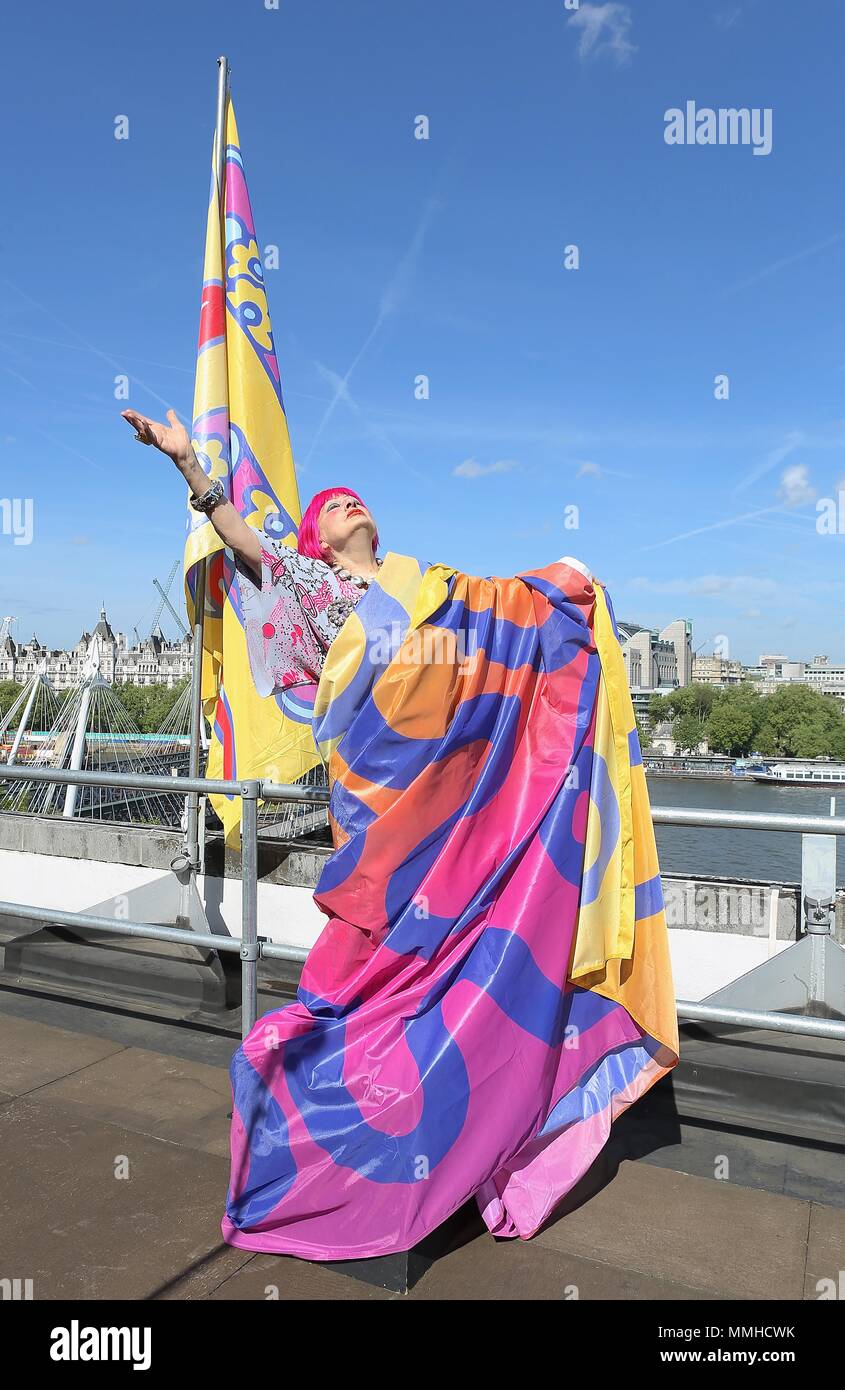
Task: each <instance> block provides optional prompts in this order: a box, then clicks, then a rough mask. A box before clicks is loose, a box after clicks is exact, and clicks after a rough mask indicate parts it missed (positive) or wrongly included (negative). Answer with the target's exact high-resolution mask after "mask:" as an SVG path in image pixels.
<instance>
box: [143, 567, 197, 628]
mask: <svg viewBox="0 0 845 1390" xmlns="http://www.w3.org/2000/svg"><path fill="white" fill-rule="evenodd" d="M178 568H179V561H178V560H174V561H173V568H172V569H171V571H170V574H169V575H168V576H167V584H166V586H165V587H164V588H162V587H161V585H160V584H159V582H158V580H157V579H154V580H153V583H154V584H155V586H156V588H157V589H158V591H159V593H160V594H161V603H160V604H159V606H158V609H157V611H156V615H155V617H154V618H153V623H152V627H151V628H150V636H151V637H152V635H153V633H154V632H155V629H156V624H157V623H158V622H159V620H160V618H161V614H162V611H163V609H164V605H165V604H167V607H168V608H169V609H170V612H171V613H172V614H173V617H174V619H175V621H176V626H177V627H178V628H179V629H180V630H181V633H182V636H183V637H190V635H191V634H190V633H189V631H188V629H187V628H186V626H185V624H184V622H183V621H182V619H181V618H180V617H179V614H178V613H177V612H176V609H175V608H174V607H173V604H172V603H171V602H170V599H169V598H168V597H167V594H168V590H169V589H170V586H171V584H172V583H173V579H174V576H175V574H176V571H177V570H178Z"/></svg>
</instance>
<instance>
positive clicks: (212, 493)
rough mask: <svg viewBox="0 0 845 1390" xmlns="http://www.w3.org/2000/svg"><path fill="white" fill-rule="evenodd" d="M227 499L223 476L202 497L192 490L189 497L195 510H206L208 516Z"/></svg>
mask: <svg viewBox="0 0 845 1390" xmlns="http://www.w3.org/2000/svg"><path fill="white" fill-rule="evenodd" d="M226 500H227V498H226V489H225V487H224V486H223V479H222V478H218V479H217V481H216V482H214V483H212V484H211V487H210V488H208V489H207V491H206V492H204V493H203V494H202V495H201V496H200V497H197V496H196V494H195V493H193V492H192V493H191V496H190V498H189V501H190V503H191V506H192V507H193V509H194V511H195V512H205V514H206V516H207V515H208V513H209V512H210V511H213V510H214V508H215V507H216V506H217V504H218V503H219V502H225V501H226Z"/></svg>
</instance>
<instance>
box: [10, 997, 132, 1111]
mask: <svg viewBox="0 0 845 1390" xmlns="http://www.w3.org/2000/svg"><path fill="white" fill-rule="evenodd" d="M2 1037H3V1045H2V1048H0V1087H2V1089H3V1090H4V1091H7V1092H8V1093H9V1094H11V1095H16V1096H21V1095H25V1094H26V1093H27V1092H28V1091H35V1090H37V1089H38V1087H39V1086H44V1085H46V1084H47V1083H49V1082H50V1081H55V1080H56V1079H57V1078H58V1077H60V1076H68V1075H70V1074H71V1073H72V1072H78V1071H81V1070H83V1069H84V1068H85V1067H90V1066H91V1065H92V1064H93V1063H94V1062H99V1061H102V1059H103V1058H104V1057H111V1056H113V1055H114V1054H116V1053H118V1052H122V1051H124V1044H123V1043H121V1042H116V1041H114V1040H110V1039H107V1038H97V1037H92V1036H90V1035H89V1034H86V1033H75V1032H70V1031H68V1030H67V1029H65V1028H52V1027H50V1026H49V1025H47V1024H44V1023H39V1022H36V1021H34V1020H32V1019H27V1018H15V1017H10V1016H9V1015H8V1014H4V1015H3V1018H2Z"/></svg>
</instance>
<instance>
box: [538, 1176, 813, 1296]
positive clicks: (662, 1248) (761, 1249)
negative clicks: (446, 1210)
mask: <svg viewBox="0 0 845 1390" xmlns="http://www.w3.org/2000/svg"><path fill="white" fill-rule="evenodd" d="M591 1192H592V1195H590V1193H591ZM587 1197H589V1200H586V1198H587ZM809 1219H810V1203H809V1202H801V1201H798V1200H797V1199H795V1198H792V1197H783V1196H780V1197H776V1196H774V1195H773V1194H772V1193H769V1192H756V1191H751V1190H749V1189H748V1188H740V1187H736V1186H734V1185H733V1184H731V1183H729V1182H720V1181H716V1180H715V1179H708V1178H701V1177H691V1176H690V1175H689V1174H687V1173H673V1172H669V1171H667V1170H666V1169H665V1168H658V1167H655V1166H653V1165H652V1164H649V1163H632V1162H630V1161H628V1160H626V1161H625V1162H623V1163H621V1164H620V1165H619V1168H618V1171H617V1172H616V1175H615V1176H614V1177H613V1178H612V1179H611V1180H610V1182H608V1183H607V1185H606V1186H604V1187H601V1188H600V1189H599V1190H598V1191H595V1192H593V1191H592V1187H591V1184H590V1175H589V1174H587V1175H586V1177H585V1179H584V1180H582V1182H581V1183H580V1184H578V1186H577V1187H576V1188H575V1189H573V1191H572V1192H571V1193H570V1194H569V1196H568V1198H566V1200H565V1202H564V1203H563V1206H562V1214H561V1216H560V1217H558V1219H556V1220H553V1221H552V1224H551V1225H549V1226H547V1227H546V1229H545V1230H543V1231H541V1232H540V1233H539V1234H538V1235H537V1236H536V1237H535V1240H537V1241H539V1242H540V1243H541V1244H542V1245H546V1246H548V1247H549V1248H551V1249H554V1250H558V1251H564V1250H567V1251H570V1252H572V1253H573V1254H578V1255H583V1256H586V1257H587V1258H591V1259H597V1260H600V1261H601V1262H603V1263H607V1264H611V1265H616V1266H620V1267H621V1268H625V1269H632V1270H639V1271H640V1272H641V1273H644V1274H649V1275H651V1276H652V1277H654V1278H657V1279H666V1280H669V1281H670V1282H675V1281H678V1282H680V1283H683V1284H688V1285H689V1286H691V1287H692V1288H702V1289H710V1290H713V1291H714V1292H718V1293H721V1294H722V1295H724V1296H726V1297H731V1298H770V1299H775V1298H783V1299H800V1298H801V1297H802V1295H803V1288H804V1263H805V1258H806V1250H807V1232H808V1229H809Z"/></svg>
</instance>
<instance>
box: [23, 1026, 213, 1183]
mask: <svg viewBox="0 0 845 1390" xmlns="http://www.w3.org/2000/svg"><path fill="white" fill-rule="evenodd" d="M38 1098H39V1100H42V1101H44V1102H45V1103H48V1102H52V1101H57V1102H60V1103H61V1104H62V1105H67V1106H70V1107H71V1108H72V1109H73V1110H74V1111H75V1113H76V1114H77V1115H78V1117H79V1118H80V1119H84V1120H89V1119H91V1120H102V1121H103V1122H105V1123H108V1124H115V1125H121V1126H122V1127H123V1128H125V1129H129V1130H132V1131H133V1132H134V1133H136V1134H148V1135H150V1136H152V1137H154V1138H156V1139H166V1140H168V1141H170V1142H171V1143H174V1144H182V1145H184V1146H185V1147H186V1148H190V1149H201V1150H203V1151H204V1152H205V1153H213V1154H218V1155H219V1156H221V1157H224V1158H228V1156H229V1125H230V1121H229V1119H228V1112H229V1111H230V1110H231V1109H232V1089H231V1085H230V1083H229V1073H228V1070H227V1069H226V1068H224V1067H221V1066H206V1065H204V1064H203V1063H202V1062H192V1061H186V1060H185V1059H183V1058H181V1057H166V1056H164V1055H163V1054H162V1053H160V1052H149V1051H146V1050H145V1049H143V1048H140V1047H130V1048H125V1049H124V1050H123V1051H121V1052H118V1053H116V1054H115V1055H113V1056H109V1057H106V1058H104V1059H103V1060H102V1061H101V1062H98V1063H96V1064H94V1065H92V1066H90V1067H86V1068H85V1070H84V1071H78V1072H75V1073H74V1074H73V1075H72V1076H67V1077H63V1078H62V1079H61V1080H59V1081H54V1082H53V1083H52V1084H50V1085H49V1086H45V1087H43V1088H42V1090H41V1091H40V1092H39V1095H38Z"/></svg>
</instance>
